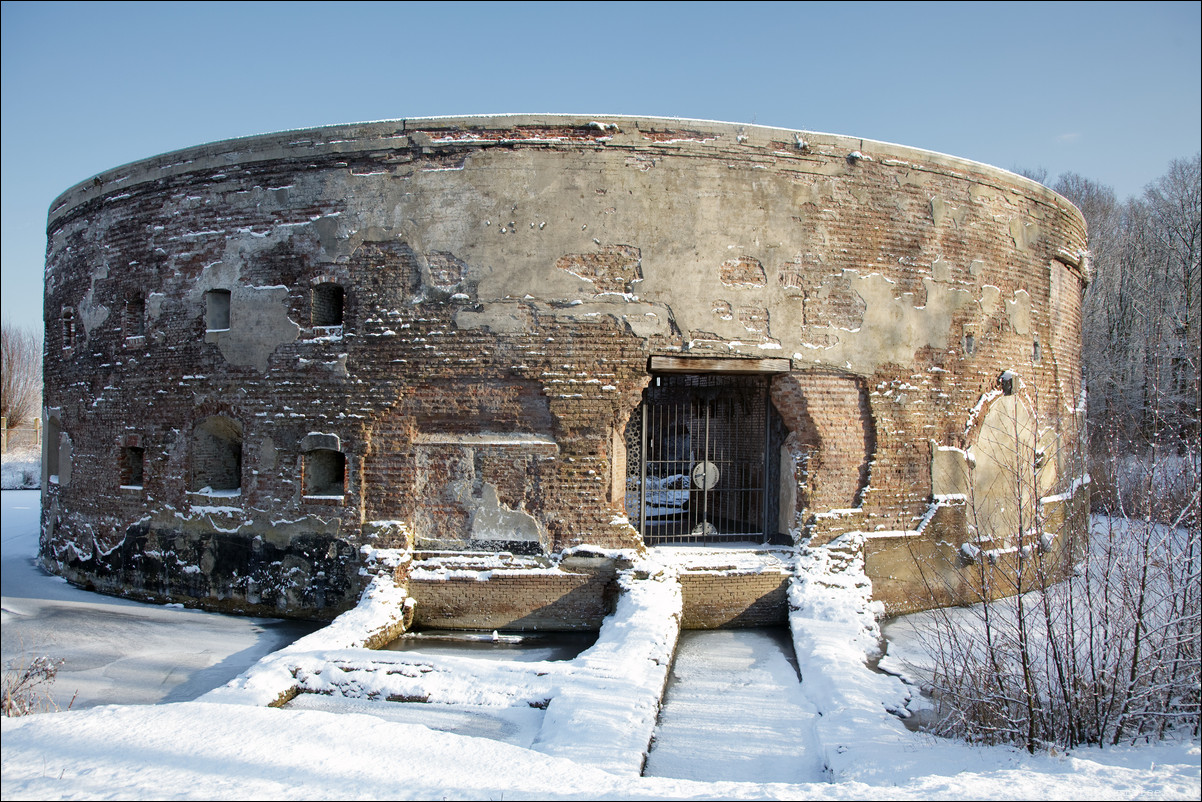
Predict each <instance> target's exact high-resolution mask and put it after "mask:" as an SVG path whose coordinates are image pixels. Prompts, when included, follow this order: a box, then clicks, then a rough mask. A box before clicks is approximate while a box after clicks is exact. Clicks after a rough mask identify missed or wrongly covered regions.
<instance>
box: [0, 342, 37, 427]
mask: <svg viewBox="0 0 1202 802" xmlns="http://www.w3.org/2000/svg"><path fill="white" fill-rule="evenodd" d="M0 346H2V350H3V362H2V364H0V412H3V414H4V417H5V419H6V421H7V423H8V428H10V429H15V428H17V427H18V426H21V425H23V424H25V423H28V422H29V421H30V420H32V419H33V418H35V417H36V416H37V414H38V409H39V408H40V407H41V405H42V338H41V337H40V336H38V335H37V334H36V333H34V332H32V331H30V330H28V329H22V328H19V327H17V326H13V325H10V324H8V323H5V324H4V329H3V341H2V343H0Z"/></svg>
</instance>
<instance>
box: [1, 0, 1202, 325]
mask: <svg viewBox="0 0 1202 802" xmlns="http://www.w3.org/2000/svg"><path fill="white" fill-rule="evenodd" d="M1200 10H1202V4H1199V3H1197V2H1187V3H985V2H982V3H964V4H957V3H881V4H877V3H846V4H844V3H838V2H822V3H731V2H707V3H686V2H680V3H663V4H660V3H596V2H593V3H564V4H556V3H531V4H526V3H514V2H505V3H501V2H493V3H480V4H477V3H447V4H442V3H434V2H423V3H414V4H410V3H320V2H306V3H232V2H231V3H215V4H207V3H170V4H156V3H81V4H76V3H21V2H5V3H3V20H2V27H0V36H2V42H3V47H2V50H0V57H2V69H0V81H2V92H0V110H2V113H0V128H2V138H0V142H2V151H3V154H2V156H3V163H2V165H0V182H2V194H3V208H2V215H0V216H2V224H3V230H2V237H0V245H2V268H3V284H2V293H0V302H2V306H3V317H4V319H5V320H6V321H8V322H11V323H15V324H17V325H23V326H31V327H33V326H36V327H39V328H40V327H41V302H42V298H41V284H42V267H43V259H44V252H45V246H46V242H45V222H46V212H47V210H48V208H49V206H50V203H51V202H52V201H53V200H54V198H55V197H56V196H58V195H59V194H60V193H61V192H63V191H64V190H66V189H67V188H69V187H70V186H72V185H74V184H76V183H78V182H80V181H83V180H85V179H87V178H89V177H91V176H92V175H94V174H96V173H99V172H102V171H104V170H107V169H110V168H113V167H116V166H118V165H120V164H124V163H126V162H130V161H136V160H138V159H142V158H146V157H149V156H154V155H157V154H159V153H163V152H166V151H170V150H175V149H178V148H184V147H189V146H192V145H198V144H201V143H204V142H210V141H213V140H218V139H227V138H231V137H238V136H246V135H250V134H256V133H264V132H267V131H278V130H284V129H289V128H302V127H310V126H317V125H329V124H336V123H346V122H356V121H362V120H380V119H392V118H399V117H424V116H434V115H448V114H488V113H505V112H568V113H586V114H603V113H608V114H635V115H651V116H671V117H693V118H699V119H711V120H726V121H733V122H744V123H759V124H761V125H773V126H780V127H784V128H797V129H802V130H809V131H824V132H829V133H838V134H847V135H851V136H859V137H864V138H867V139H876V140H883V141H887V142H897V143H900V144H904V145H910V146H913V147H919V148H925V149H929V150H935V151H940V152H943V153H949V154H952V155H955V156H961V157H964V158H968V159H974V160H977V161H981V162H986V163H988V164H993V165H996V166H998V167H1004V168H1007V169H1015V168H1035V167H1044V168H1046V169H1047V170H1048V172H1049V174H1050V176H1051V177H1053V178H1054V177H1055V176H1056V175H1058V174H1060V173H1062V172H1065V171H1073V172H1077V173H1080V174H1082V175H1084V176H1086V177H1088V178H1091V179H1094V180H1096V181H1100V182H1102V183H1105V184H1109V185H1110V186H1112V187H1114V189H1115V190H1116V191H1117V192H1118V194H1119V196H1120V197H1126V196H1129V195H1134V194H1138V193H1139V192H1140V191H1141V190H1142V188H1143V187H1144V186H1145V185H1146V184H1147V183H1148V182H1150V181H1152V180H1153V179H1155V178H1157V177H1158V176H1160V175H1161V174H1163V173H1164V172H1165V170H1166V168H1167V167H1168V164H1169V162H1170V161H1171V160H1172V159H1175V158H1189V157H1192V156H1193V155H1194V154H1195V153H1196V152H1197V151H1198V150H1199V148H1200V142H1202V133H1200V123H1199V120H1200V119H1202V108H1200V105H1202V103H1200V98H1202V82H1200V74H1202V66H1200V65H1202V51H1200V46H1199V44H1200V39H1202V33H1200V31H1202V14H1200Z"/></svg>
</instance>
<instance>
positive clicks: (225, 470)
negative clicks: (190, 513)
mask: <svg viewBox="0 0 1202 802" xmlns="http://www.w3.org/2000/svg"><path fill="white" fill-rule="evenodd" d="M191 479H192V482H191V489H192V491H193V492H198V493H214V494H225V495H237V494H238V493H239V492H240V491H241V489H242V424H240V423H238V422H237V421H236V420H232V419H230V418H227V417H225V416H223V415H214V416H213V417H210V418H206V419H205V420H203V421H201V422H200V423H198V424H197V425H196V429H195V430H194V431H193V433H192V477H191Z"/></svg>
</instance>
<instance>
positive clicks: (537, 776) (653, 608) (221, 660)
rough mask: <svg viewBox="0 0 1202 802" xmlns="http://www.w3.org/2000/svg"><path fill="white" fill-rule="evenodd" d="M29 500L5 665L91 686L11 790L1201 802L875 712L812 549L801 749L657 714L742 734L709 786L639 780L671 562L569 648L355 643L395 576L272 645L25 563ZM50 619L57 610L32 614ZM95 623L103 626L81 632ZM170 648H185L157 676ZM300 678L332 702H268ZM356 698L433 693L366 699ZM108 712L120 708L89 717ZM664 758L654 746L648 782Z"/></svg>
mask: <svg viewBox="0 0 1202 802" xmlns="http://www.w3.org/2000/svg"><path fill="white" fill-rule="evenodd" d="M37 504H38V494H37V493H36V492H30V491H25V492H15V491H5V492H4V493H3V520H2V528H3V564H4V573H3V608H4V618H3V635H4V658H5V660H6V661H7V660H8V659H9V657H10V639H11V638H12V637H16V638H18V640H19V641H23V646H24V651H25V653H26V654H27V655H34V654H37V653H43V652H44V653H45V654H47V655H48V656H50V657H53V658H64V659H66V660H67V663H66V664H65V665H64V666H63V669H62V673H60V675H59V678H58V680H57V682H56V685H55V687H54V692H55V698H56V699H57V700H59V701H60V702H62V703H64V704H65V702H66V699H67V698H69V697H70V695H71V693H72V692H73V691H74V690H75V688H74V684H76V683H82V681H83V680H85V679H87V678H88V677H87V675H88V673H89V672H95V681H94V682H92V683H91V684H88V685H87V686H86V687H87V688H88V698H87V700H86V701H85V700H84V697H83V694H82V693H81V697H80V701H77V703H76V706H75V707H73V708H72V709H71V710H69V711H65V712H59V713H43V714H39V715H32V716H26V717H23V718H13V719H8V718H6V719H3V720H2V721H0V726H2V730H0V734H2V736H3V754H2V771H0V777H2V780H0V784H2V795H3V797H4V799H10V798H11V799H25V798H76V797H89V798H92V797H102V796H103V797H117V798H135V799H136V798H147V799H161V798H180V799H184V798H237V799H257V798H273V799H274V798H285V797H287V798H306V799H307V798H330V797H338V798H380V797H389V798H411V799H423V798H442V799H483V798H534V797H538V798H560V799H571V798H587V799H605V798H621V799H642V798H661V799H662V798H696V799H715V798H722V799H772V798H799V797H808V798H816V799H882V798H889V799H931V798H948V799H950V798H956V799H960V798H980V799H984V798H991V799H1016V798H1021V799H1048V798H1055V799H1131V798H1156V799H1197V798H1198V797H1199V792H1200V791H1202V779H1200V775H1202V758H1200V752H1199V748H1198V745H1197V744H1183V743H1170V744H1160V745H1153V746H1141V747H1138V748H1133V747H1122V748H1116V749H1106V750H1097V749H1083V750H1078V751H1075V752H1072V753H1069V754H1060V753H1056V754H1051V753H1047V754H1037V755H1028V754H1027V753H1025V752H1022V751H1019V750H1015V749H1011V748H1004V747H989V748H982V747H968V746H965V745H963V744H959V743H954V742H949V741H944V740H940V739H936V738H933V737H931V736H926V735H921V734H915V733H911V732H909V731H908V730H906V729H905V728H904V727H903V726H902V725H901V723H900V721H899V720H898V719H897V718H896V717H895V716H893V715H890V714H889V713H888V712H887V709H895V708H897V707H898V705H899V704H900V703H903V702H904V700H905V698H906V696H907V695H908V693H909V689H908V688H907V687H906V686H904V685H902V684H901V683H900V682H899V681H898V680H897V679H895V678H893V677H889V676H886V675H882V674H878V673H873V672H871V671H870V670H869V669H868V668H867V667H865V665H864V652H865V648H866V644H868V643H870V642H871V641H872V638H873V633H874V627H875V624H873V623H872V622H871V616H870V615H867V616H866V612H865V611H866V609H868V608H867V607H866V605H864V604H863V603H862V601H863V598H864V597H865V596H866V592H867V588H866V587H865V585H864V582H863V580H862V579H860V580H858V581H857V574H856V572H855V571H851V572H847V573H845V574H831V573H830V572H828V571H825V570H824V569H825V568H827V567H829V566H824V565H821V564H819V563H820V562H821V560H822V559H826V558H825V557H824V558H815V557H812V556H806V557H801V558H799V559H800V560H802V561H803V564H802V565H800V566H799V567H800V568H801V569H803V572H804V573H805V574H806V575H807V576H809V577H813V579H809V580H805V581H799V582H796V583H795V584H794V587H793V588H792V591H791V594H790V600H791V604H792V605H793V606H794V607H795V608H797V609H796V611H795V612H794V614H793V616H792V619H791V621H790V625H791V630H792V640H793V645H794V647H795V649H796V654H797V663H798V668H799V670H800V673H801V675H802V676H803V677H804V681H803V682H802V683H801V684H800V685H799V686H797V687H796V688H794V689H793V690H795V691H797V693H796V695H793V694H792V693H791V694H790V696H791V697H792V698H789V699H782V700H781V704H780V705H779V709H777V710H773V711H772V713H773V715H775V716H777V717H779V714H780V713H782V711H785V712H786V718H787V716H788V714H787V711H788V710H789V709H795V710H797V711H798V712H797V713H796V716H797V718H798V722H797V723H798V735H797V742H796V743H794V744H791V745H782V744H781V743H780V739H771V740H770V742H769V743H767V744H761V745H757V743H756V742H755V741H754V740H753V739H752V738H750V737H744V736H740V735H738V734H737V733H738V730H737V727H739V726H749V725H750V724H754V720H755V719H756V718H766V717H767V714H766V713H765V711H764V710H763V709H762V707H761V708H756V707H755V706H747V705H741V704H740V703H738V702H734V701H733V699H734V697H733V696H731V695H730V694H728V693H719V694H718V697H719V698H717V699H715V700H714V701H715V704H714V706H712V707H709V708H705V707H704V706H702V707H700V708H698V709H697V710H696V711H695V712H689V711H688V710H687V709H686V708H684V707H673V708H671V709H670V711H669V713H670V714H671V716H670V715H669V713H666V714H665V715H664V720H663V721H662V722H661V725H662V726H661V737H662V739H663V741H662V743H657V747H656V750H657V751H658V750H659V749H661V748H662V749H665V750H668V749H671V748H672V747H671V746H670V744H669V743H668V741H669V735H668V734H667V731H666V727H667V725H668V724H669V723H673V722H670V721H669V719H670V717H676V718H678V719H679V721H678V722H675V723H679V724H682V725H684V726H685V727H686V728H687V730H688V736H687V737H688V738H692V739H703V738H705V737H706V732H707V731H708V732H709V734H710V735H711V736H712V739H713V740H722V739H726V740H728V741H731V742H735V741H737V742H739V743H740V745H741V746H743V747H744V748H743V749H741V750H739V756H738V757H737V758H731V759H732V760H736V759H737V760H738V761H740V762H741V763H742V764H744V765H743V768H741V769H740V770H739V771H736V770H735V768H734V766H733V765H732V766H731V768H730V771H728V772H726V773H724V772H723V771H722V770H721V765H720V764H721V760H722V759H723V758H721V757H720V756H719V757H715V758H712V759H711V763H713V764H714V765H712V766H710V767H709V769H717V770H716V771H712V773H710V774H708V776H711V777H720V778H722V779H717V780H712V781H699V780H697V779H681V778H674V777H664V776H658V777H657V776H645V777H644V776H639V773H638V771H639V764H641V759H642V755H641V750H643V749H645V748H646V742H647V740H648V738H649V735H650V732H651V729H652V728H653V727H654V726H655V703H656V701H657V700H658V694H659V691H660V689H661V688H662V687H663V683H664V681H665V679H666V676H667V671H668V668H669V663H668V657H669V656H670V655H671V653H672V649H673V648H674V647H675V643H676V637H677V632H676V629H675V621H676V618H674V616H676V615H678V614H679V604H680V597H679V590H678V585H676V583H675V582H674V581H673V567H672V566H671V565H670V564H667V565H665V564H659V565H657V564H655V563H654V562H648V563H646V564H644V565H642V566H640V567H639V570H638V571H636V572H632V573H631V574H630V575H629V576H626V577H624V579H623V581H624V589H625V592H624V593H623V595H622V597H621V599H620V601H619V604H618V608H617V610H616V611H615V614H614V615H613V616H611V618H610V619H608V620H607V622H606V625H605V628H604V629H603V630H602V632H601V635H600V637H599V638H598V641H597V643H596V644H595V645H594V646H593V647H591V648H589V649H587V650H586V651H585V652H583V653H582V654H581V655H580V656H579V657H577V658H575V659H573V660H567V661H558V662H524V663H517V662H511V661H485V660H471V659H469V658H463V657H456V656H439V655H426V656H423V655H422V654H421V653H420V651H417V652H391V651H389V652H385V651H380V652H372V651H369V650H366V649H363V648H361V646H360V641H361V635H362V633H364V632H367V631H369V630H371V629H372V628H373V627H376V626H378V625H379V623H380V621H381V620H382V619H383V618H386V617H387V615H388V614H389V611H390V610H391V611H392V612H395V610H396V608H397V607H398V606H399V605H402V604H404V598H403V594H401V593H399V591H398V589H395V588H391V587H389V585H390V583H378V584H376V585H373V588H371V589H370V590H369V598H368V600H367V602H366V603H365V604H364V605H361V607H360V608H357V609H356V610H355V611H352V612H351V613H349V614H347V616H344V617H343V618H341V619H339V622H336V623H335V625H333V626H332V627H329V628H327V629H323V630H320V631H317V632H314V633H312V634H309V635H307V636H306V637H303V638H301V639H300V640H297V641H295V642H294V643H292V644H291V645H290V646H287V647H285V648H282V649H279V650H278V651H272V650H273V649H275V648H276V647H277V646H278V645H279V644H280V643H281V641H286V640H288V639H290V638H291V637H292V636H293V635H294V634H295V633H288V634H287V635H282V634H281V635H280V636H277V635H276V633H277V632H278V630H277V629H274V628H273V627H274V625H273V624H271V622H266V621H263V620H258V621H254V620H249V619H238V618H232V619H231V618H226V617H223V616H214V615H209V614H201V613H196V612H193V611H187V610H181V609H175V608H163V607H156V606H151V605H139V604H134V603H130V602H122V601H119V600H115V599H110V598H107V597H103V596H98V595H95V594H90V593H86V592H84V591H81V590H78V589H74V588H71V587H69V586H67V585H66V584H65V583H63V582H62V581H61V580H58V579H55V578H53V577H48V576H46V575H45V574H42V573H41V572H40V571H39V570H38V569H37V568H36V567H35V566H34V563H33V554H34V552H35V551H36V549H37V512H36V508H37ZM59 609H63V610H70V611H71V615H72V617H70V618H69V619H63V618H57V617H56V615H55V614H49V615H47V614H46V613H47V612H53V611H57V610H59ZM64 620H66V621H67V623H63V622H64ZM131 621H132V622H135V623H134V624H133V626H132V628H130V629H126V628H124V627H125V626H126V624H129V623H130V622H131ZM206 622H207V623H206ZM217 622H221V623H217ZM225 627H228V628H225ZM64 630H66V631H64ZM90 631H96V632H97V633H98V637H97V638H95V639H94V640H89V636H88V633H89V632H90ZM357 633H358V634H357ZM725 640H727V641H728V643H727V645H722V644H719V645H716V646H712V647H705V648H706V649H707V650H708V651H709V652H710V654H711V655H712V657H711V658H710V664H711V665H712V666H713V667H714V671H715V672H716V671H717V670H718V669H719V668H721V667H722V666H723V665H727V666H729V665H736V668H735V671H736V672H737V671H738V670H739V669H738V668H737V665H738V664H739V662H740V661H742V664H744V665H746V666H747V669H746V670H747V671H748V678H749V679H751V678H752V677H753V676H754V675H755V674H754V672H757V671H759V672H765V676H768V675H771V676H773V677H775V678H776V679H775V680H774V681H779V680H780V677H781V674H782V672H784V671H785V670H786V667H785V666H782V664H781V663H780V660H781V650H780V647H779V645H776V644H772V643H770V642H767V641H765V644H764V645H763V646H755V645H752V646H750V647H749V646H748V644H749V643H752V644H754V641H755V639H754V638H752V639H750V640H748V639H739V638H729V639H725ZM102 648H103V649H104V650H107V651H105V652H104V655H103V657H102V658H100V659H98V658H97V657H96V654H97V650H98V649H102ZM686 648H687V646H686ZM748 648H750V652H747V651H746V650H747V649H748ZM904 649H905V645H904V644H896V645H894V646H893V647H891V655H892V659H893V660H895V661H896V660H899V659H904V658H905V654H904ZM899 650H900V651H901V652H902V653H901V654H899ZM268 652H271V653H270V654H267V653H268ZM264 654H266V657H263V659H262V660H259V661H258V662H257V663H255V665H254V666H253V667H250V668H248V670H246V671H245V672H244V673H242V674H240V675H239V677H238V678H237V679H236V680H234V681H233V682H230V683H228V684H225V683H226V680H228V679H230V678H231V677H232V675H233V674H237V673H238V671H241V668H242V667H246V666H250V664H251V663H253V662H255V661H256V660H258V658H259V657H260V656H262V655H264ZM165 655H177V656H178V655H189V657H188V658H187V659H180V658H178V657H177V658H175V659H174V662H175V665H174V666H173V667H171V668H170V669H168V668H166V666H165V663H166V662H171V659H170V658H168V659H167V660H165V659H164V656H165ZM197 655H204V659H203V660H202V659H200V658H199V657H197ZM695 659H696V655H694V660H695ZM89 660H91V661H92V662H88V661H89ZM73 661H78V662H79V665H77V666H74V667H73V666H72V662H73ZM106 661H107V665H109V666H116V667H119V668H121V669H122V670H114V671H110V672H108V674H111V675H114V676H118V677H119V678H120V679H121V682H120V683H117V682H113V681H112V677H111V676H108V674H106V673H105V670H103V669H100V663H101V662H106ZM205 661H208V662H207V664H205ZM694 666H695V667H694V668H693V669H688V670H691V671H695V672H700V674H701V676H700V677H699V679H700V680H701V681H702V682H709V681H712V680H713V679H714V677H713V674H712V673H711V672H708V671H707V670H706V668H705V666H706V658H705V657H704V655H702V657H701V660H700V662H694ZM218 667H220V669H221V670H220V671H217V670H215V669H216V668H218ZM685 668H686V669H687V664H686V665H685ZM125 669H128V670H125ZM787 670H788V671H792V670H793V668H792V666H787ZM100 676H104V677H106V678H105V680H104V681H103V682H101V681H100V679H99V677H100ZM181 677H182V679H180V678H181ZM298 681H299V683H300V685H301V686H302V688H303V689H304V690H310V691H326V692H333V695H331V696H326V697H321V698H320V699H319V698H318V697H315V696H311V695H309V694H302V695H301V696H299V697H298V698H297V700H294V701H293V702H292V703H290V704H289V706H288V707H286V708H283V709H275V708H269V707H265V706H264V705H265V702H266V701H270V700H271V699H274V698H276V697H277V696H278V694H279V693H280V692H281V691H282V690H284V689H286V688H287V687H290V686H292V685H295V684H297V682H298ZM121 687H124V688H125V689H126V690H124V691H122V690H120V689H121ZM373 693H375V694H378V695H381V696H388V695H393V696H396V697H400V698H407V699H419V698H424V699H428V700H429V701H428V702H427V703H426V704H417V703H396V702H384V701H372V700H371V699H370V698H369V697H371V696H372V695H373ZM109 694H112V695H109ZM64 697H66V698H64ZM81 702H83V704H84V705H85V707H83V708H81V706H80V704H81ZM103 702H116V703H117V704H110V705H103V706H93V707H90V708H89V707H86V705H89V704H90V705H101V704H102V703H103ZM131 702H155V704H131ZM674 704H675V702H674V701H673V700H671V699H669V705H674ZM790 706H792V707H790ZM678 713H679V715H677V714H678ZM716 713H718V714H716ZM423 714H427V715H425V716H423ZM675 723H674V724H675ZM427 725H429V726H427ZM785 725H786V726H787V722H785ZM439 730H449V731H439ZM465 730H466V731H470V732H473V733H475V734H474V735H467V734H463V733H464V731H465ZM481 735H483V736H485V737H479V736H481ZM789 737H792V736H789ZM782 746H786V748H784V749H782ZM790 746H791V748H792V749H794V750H795V751H796V755H797V771H796V773H795V774H794V775H792V776H793V779H792V780H791V781H790V782H766V781H764V778H767V777H769V776H771V777H774V778H776V777H780V776H782V775H781V774H780V773H779V771H777V770H776V769H772V770H771V771H770V770H769V766H771V765H776V764H778V763H779V761H780V759H781V754H782V752H784V753H787V752H788V749H789V747H790ZM683 748H684V749H685V750H687V749H688V748H689V747H688V745H687V742H686V744H685V746H684V747H683ZM669 757H670V754H669V753H668V752H664V753H663V756H662V757H661V756H656V755H655V754H654V753H653V758H652V762H651V766H650V769H651V771H649V773H656V772H655V762H656V761H660V760H663V759H664V758H669ZM748 764H749V765H750V766H751V772H750V773H746V772H745V769H746V766H747V765H748ZM757 767H758V769H759V770H760V771H759V773H757ZM658 773H664V774H667V773H673V774H685V773H686V772H684V771H675V770H671V771H660V772H658ZM689 776H693V777H695V776H697V775H696V774H695V773H694V774H691V775H689ZM735 777H738V778H740V780H741V781H732V779H731V778H735ZM747 777H750V778H752V779H749V780H748V779H743V778H747ZM756 778H761V779H756Z"/></svg>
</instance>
